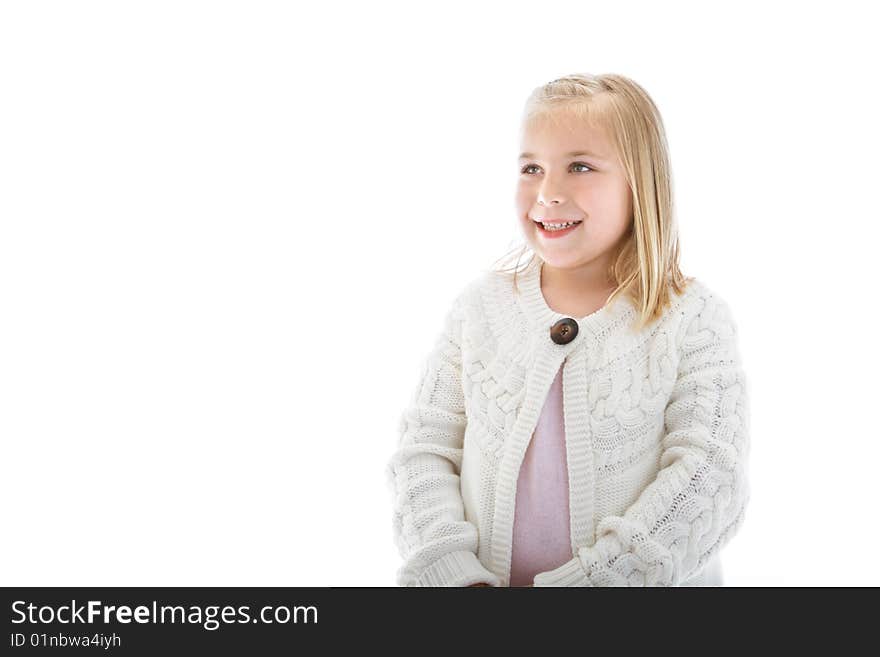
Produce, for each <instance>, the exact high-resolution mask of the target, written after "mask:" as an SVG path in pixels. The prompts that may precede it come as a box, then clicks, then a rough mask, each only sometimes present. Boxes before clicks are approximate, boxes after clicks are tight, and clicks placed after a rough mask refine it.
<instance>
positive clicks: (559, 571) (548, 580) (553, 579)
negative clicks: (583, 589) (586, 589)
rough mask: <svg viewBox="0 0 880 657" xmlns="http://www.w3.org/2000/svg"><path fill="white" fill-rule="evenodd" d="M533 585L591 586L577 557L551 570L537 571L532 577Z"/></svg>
mask: <svg viewBox="0 0 880 657" xmlns="http://www.w3.org/2000/svg"><path fill="white" fill-rule="evenodd" d="M534 582H535V586H536V587H538V586H592V584H591V583H590V580H589V579H588V578H587V574H586V573H585V572H584V567H583V565H582V564H581V560H580V558H579V557H575V558H574V559H571V560H570V561H566V562H565V563H564V564H562V565H561V566H559V567H558V568H555V569H553V570H548V571H546V572H543V573H538V574H537V575H535V577H534Z"/></svg>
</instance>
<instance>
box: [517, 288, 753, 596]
mask: <svg viewBox="0 0 880 657" xmlns="http://www.w3.org/2000/svg"><path fill="white" fill-rule="evenodd" d="M664 419H665V427H664V428H665V434H664V437H663V442H662V452H661V457H660V471H659V472H658V474H657V476H656V478H655V479H654V480H653V481H652V482H651V483H650V484H649V485H648V486H647V487H646V488H645V489H644V490H643V491H642V493H641V495H640V496H639V497H638V498H637V499H636V501H635V503H633V505H632V506H631V507H629V508H628V509H627V510H626V511H625V513H624V514H623V515H622V516H606V517H604V518H602V519H601V520H600V521H599V523H598V524H597V526H596V541H595V543H594V544H593V545H591V546H584V547H581V548H579V549H578V551H577V554H576V556H575V557H574V558H573V559H572V560H570V561H568V562H566V563H563V564H562V565H561V566H559V567H557V568H556V569H554V570H550V571H547V572H543V573H539V574H538V575H536V576H535V578H534V583H535V586H679V585H681V583H682V582H683V581H686V580H688V579H689V578H690V577H692V576H693V575H695V574H697V573H698V572H699V571H700V570H701V569H702V568H703V567H704V566H705V564H706V562H707V561H708V560H710V559H711V558H712V557H713V556H715V554H716V553H718V552H719V551H720V550H721V549H722V548H723V547H724V546H725V545H726V544H727V543H728V542H730V540H731V539H732V538H733V536H734V535H735V534H736V532H737V531H738V529H739V527H740V525H741V524H742V521H743V519H744V513H745V509H746V506H747V504H748V500H749V495H750V493H749V483H748V481H747V477H746V475H747V467H746V466H747V459H748V452H749V406H748V389H747V383H746V378H745V374H744V372H743V369H742V362H741V358H740V354H739V349H738V344H737V328H736V324H735V322H734V320H733V317H732V316H731V313H730V308H729V307H728V305H727V304H726V303H725V302H724V301H723V300H722V299H719V298H718V297H716V296H714V295H709V296H708V298H707V299H706V300H705V305H704V306H703V307H702V309H701V310H700V311H699V312H698V313H697V314H696V316H695V317H693V318H692V319H691V320H688V323H687V326H686V328H685V330H684V336H683V342H682V347H681V358H680V360H679V367H678V372H677V376H676V381H675V383H674V387H673V390H672V394H671V395H670V398H669V400H668V403H667V405H666V408H665V410H664Z"/></svg>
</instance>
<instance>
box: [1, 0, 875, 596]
mask: <svg viewBox="0 0 880 657" xmlns="http://www.w3.org/2000/svg"><path fill="white" fill-rule="evenodd" d="M866 11H868V10H867V8H866V5H865V3H861V2H836V3H833V4H824V3H823V4H819V3H803V2H771V3H766V2H764V3H745V2H737V3H735V4H734V3H731V4H728V5H725V6H721V5H717V4H711V3H710V4H706V3H697V2H694V3H671V2H664V3H656V2H646V3H632V2H615V3H608V2H584V1H579V2H550V1H544V2H541V3H535V2H511V1H508V2H505V3H476V2H463V3H456V2H449V1H446V2H443V3H439V4H433V5H427V4H425V3H412V2H408V3H405V2H399V3H389V2H368V3H355V2H349V3H305V4H304V3H290V2H254V1H248V2H243V1H242V2H216V1H212V2H181V1H175V2H158V1H156V0H153V1H151V2H137V3H135V2H77V3H69V2H5V3H3V5H2V8H0V94H2V97H0V440H2V455H0V526H2V530H0V531H2V540H0V584H3V585H95V586H97V585H119V586H121V585H181V586H184V585H212V586H221V585H257V586H261V585H263V586H281V585H290V586H298V585H303V586H325V585H332V586H368V585H378V586H391V585H393V584H394V574H395V570H396V568H397V567H398V565H399V557H398V554H397V552H396V548H395V546H394V544H393V541H392V530H391V495H390V491H389V490H388V489H386V487H385V481H384V472H383V470H384V466H385V464H386V462H387V461H388V458H389V457H390V455H391V453H392V451H393V450H394V449H395V447H396V443H397V439H398V436H397V435H396V429H397V423H398V419H399V416H400V413H401V411H402V409H403V406H404V404H405V403H406V402H407V400H408V398H409V395H410V394H411V392H412V390H413V388H414V386H415V385H416V377H417V375H418V372H419V366H420V361H421V359H422V358H423V357H424V356H425V355H426V354H427V352H428V350H429V349H430V347H431V346H432V344H433V341H434V339H435V336H436V335H437V333H438V331H439V329H440V323H441V319H442V317H443V315H444V313H445V312H446V310H447V308H448V305H449V303H450V302H451V300H452V299H453V297H454V296H455V294H456V293H457V292H458V291H459V290H460V289H461V286H462V285H463V284H464V283H465V282H467V281H469V280H471V279H472V278H473V277H474V276H475V275H476V274H477V273H478V272H479V271H481V270H483V269H486V268H489V267H491V266H492V264H493V263H494V261H495V260H496V259H497V258H498V257H500V256H501V255H503V254H504V253H505V252H507V251H508V250H509V249H510V248H512V246H514V245H515V244H518V243H519V240H520V235H519V233H518V230H519V229H518V227H517V224H516V216H515V213H514V206H513V190H514V184H515V182H516V177H517V168H516V160H515V158H516V154H517V153H518V151H517V147H518V146H519V144H518V134H517V129H518V125H517V122H518V120H519V115H520V112H521V110H522V105H523V103H524V101H525V98H526V97H527V95H528V93H529V92H530V91H531V90H532V89H533V88H534V87H535V86H537V85H539V84H542V83H544V82H546V81H548V80H550V79H553V78H556V77H560V76H562V75H564V74H568V73H574V72H590V73H604V72H616V73H622V74H624V75H627V76H629V77H632V78H633V79H634V80H636V81H637V82H639V83H640V84H641V85H642V86H644V87H645V88H646V89H647V90H648V92H649V93H650V94H651V96H652V98H653V99H654V100H655V102H656V103H657V105H658V106H659V108H660V111H661V113H662V115H663V118H664V121H665V126H666V131H667V136H668V139H669V145H670V150H671V158H672V166H673V172H674V184H675V193H676V202H677V218H678V222H679V226H680V231H681V233H680V234H681V245H682V269H683V271H684V272H685V274H687V275H695V276H698V277H700V278H702V279H703V280H704V281H705V282H706V283H707V284H708V285H710V286H711V287H713V288H714V289H715V291H716V292H718V293H719V294H721V295H722V296H723V297H724V298H725V299H726V300H727V301H728V302H729V303H730V304H731V307H732V310H733V312H734V314H735V316H736V319H737V322H738V325H739V328H740V334H741V349H742V353H743V357H744V360H745V365H746V368H747V374H748V376H749V380H750V389H751V393H752V400H751V406H752V422H751V440H752V454H751V456H752V461H751V464H750V472H751V478H752V488H753V493H752V499H751V506H750V509H749V511H748V512H747V519H746V522H745V524H744V525H743V528H742V530H741V532H740V534H738V535H737V536H736V537H735V538H734V540H733V542H732V543H731V544H730V546H729V547H728V548H727V549H726V550H725V552H724V556H723V564H724V575H725V582H726V584H728V585H774V586H775V585H795V586H801V585H868V584H870V585H875V586H876V585H878V584H880V574H878V571H877V569H876V568H873V567H872V564H873V559H874V555H875V553H876V545H877V540H878V538H880V536H878V530H877V502H878V495H877V481H876V478H877V472H878V468H877V463H878V459H880V446H878V441H880V420H878V415H877V409H878V401H877V393H878V386H877V380H878V365H880V362H878V361H880V359H878V349H877V337H876V336H877V326H876V323H875V322H874V320H875V318H876V313H875V305H876V289H875V282H876V281H877V278H878V277H877V269H876V265H877V247H876V241H877V238H878V236H880V231H878V228H877V226H878V220H880V212H878V205H877V196H876V194H877V179H878V167H877V152H878V127H877V126H878V123H877V116H878V113H880V107H878V103H877V98H876V95H875V93H876V92H875V88H876V84H875V83H876V67H875V64H876V61H878V59H880V58H878V52H876V50H875V49H872V48H873V46H871V45H869V44H870V43H871V42H875V43H876V39H875V36H876V35H875V30H874V29H873V26H874V25H875V23H873V22H872V21H870V20H869V16H868V15H867V14H866Z"/></svg>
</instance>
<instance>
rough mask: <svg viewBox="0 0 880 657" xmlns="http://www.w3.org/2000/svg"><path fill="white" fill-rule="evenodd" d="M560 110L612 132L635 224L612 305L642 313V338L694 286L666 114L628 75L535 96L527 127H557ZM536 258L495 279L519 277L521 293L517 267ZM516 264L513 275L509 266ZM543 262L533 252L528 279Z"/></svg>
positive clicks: (576, 80)
mask: <svg viewBox="0 0 880 657" xmlns="http://www.w3.org/2000/svg"><path fill="white" fill-rule="evenodd" d="M557 109H564V110H567V112H566V113H567V114H569V115H571V114H572V113H573V115H574V116H575V117H576V118H577V119H579V120H583V121H584V122H586V123H588V124H590V125H596V126H599V127H601V128H604V129H605V132H606V134H607V135H608V136H609V138H610V140H611V143H612V144H613V145H614V148H615V150H616V154H617V157H618V160H619V162H620V165H621V168H622V169H623V171H624V175H625V177H626V180H627V183H628V184H629V187H630V190H631V191H632V208H633V222H632V225H631V228H630V231H629V232H628V233H627V235H626V236H625V237H624V238H623V240H622V241H621V244H620V246H619V247H618V249H617V254H616V257H615V258H613V260H612V265H611V267H610V270H609V271H608V276H609V278H610V280H612V281H614V283H615V284H616V288H615V290H614V292H613V293H612V294H611V295H610V296H609V297H608V301H607V303H612V302H613V301H614V300H615V299H616V298H617V297H618V296H625V297H628V298H629V299H630V300H631V301H632V303H633V305H634V306H635V308H636V309H637V311H638V317H637V319H636V330H640V329H642V328H644V327H645V326H647V325H648V324H650V323H652V322H653V321H654V320H655V319H658V318H659V317H660V316H661V315H662V314H663V311H664V309H665V308H666V307H667V306H668V305H669V304H670V303H671V295H673V294H680V293H681V292H683V291H684V289H685V287H686V286H687V284H688V283H689V282H690V281H691V280H693V278H692V277H689V278H686V277H685V276H684V275H683V274H682V273H681V270H680V269H679V264H678V259H679V252H678V229H677V226H676V222H675V217H674V214H673V198H672V171H671V168H670V165H669V152H668V148H667V144H666V135H665V131H664V129H663V121H662V119H661V117H660V112H659V111H658V109H657V107H656V106H655V105H654V102H653V101H652V100H651V98H650V96H649V95H648V93H647V92H646V91H645V90H644V89H643V88H642V87H641V86H639V85H638V84H637V83H636V82H634V81H633V80H631V79H629V78H627V77H624V76H623V75H615V74H603V75H592V74H587V73H576V74H572V75H567V76H565V77H562V78H558V79H556V80H552V81H550V82H548V83H547V84H544V85H541V86H539V87H537V88H535V89H534V90H533V91H532V93H531V95H530V96H529V98H528V100H527V101H526V105H525V110H524V112H523V121H524V122H527V121H531V120H533V119H535V118H539V117H540V118H542V119H550V120H554V117H555V112H554V110H557ZM530 251H532V250H531V248H530V247H529V245H528V244H523V245H522V246H521V247H519V248H515V249H514V251H513V252H512V253H508V254H506V255H505V256H502V257H501V258H499V259H498V260H497V261H496V262H495V265H498V264H499V263H502V264H501V267H500V268H495V271H501V272H506V273H511V272H512V273H513V282H514V286H515V287H517V285H516V276H517V273H518V271H517V267H518V265H519V262H520V260H521V259H522V257H523V256H524V255H526V254H527V253H528V252H530ZM513 256H516V261H515V264H513V268H512V269H510V268H505V266H504V264H503V263H504V262H506V261H511V260H513ZM538 260H540V257H539V256H538V254H537V253H535V252H533V251H532V255H531V258H530V259H529V261H528V263H527V264H526V266H525V267H524V268H523V270H522V271H525V270H526V269H528V268H529V267H530V266H532V265H535V266H537V262H536V261H538ZM493 268H494V267H493ZM519 273H521V271H520V272H519ZM517 290H518V287H517Z"/></svg>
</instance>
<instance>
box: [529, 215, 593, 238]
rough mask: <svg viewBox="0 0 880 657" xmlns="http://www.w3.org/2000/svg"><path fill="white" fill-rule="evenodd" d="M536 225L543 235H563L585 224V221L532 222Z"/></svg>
mask: <svg viewBox="0 0 880 657" xmlns="http://www.w3.org/2000/svg"><path fill="white" fill-rule="evenodd" d="M532 221H533V222H534V224H535V225H536V226H537V227H538V230H540V231H541V232H542V233H545V234H547V235H557V234H558V235H560V236H561V235H563V234H567V233H570V232H571V231H572V230H573V229H574V228H577V227H578V226H580V225H581V224H582V223H583V220H579V221H548V222H542V221H535V220H534V219H533V220H532Z"/></svg>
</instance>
